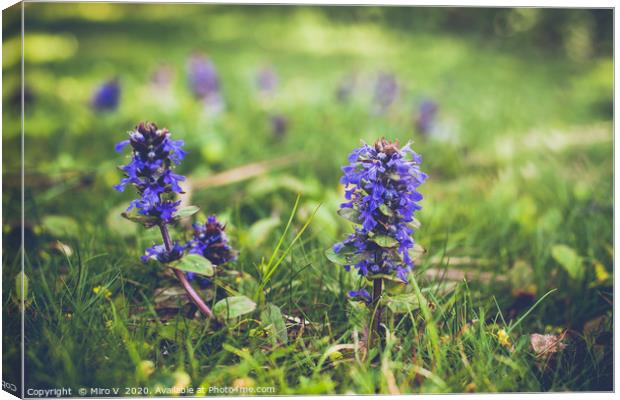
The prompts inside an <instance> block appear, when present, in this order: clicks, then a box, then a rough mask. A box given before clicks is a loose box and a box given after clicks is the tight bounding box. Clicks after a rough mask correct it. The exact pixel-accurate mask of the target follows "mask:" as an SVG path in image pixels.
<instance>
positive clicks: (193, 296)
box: [159, 224, 213, 318]
mask: <svg viewBox="0 0 620 400" xmlns="http://www.w3.org/2000/svg"><path fill="white" fill-rule="evenodd" d="M159 230H160V231H161V236H162V238H163V239H164V247H165V248H166V251H171V250H172V240H171V239H170V233H169V232H168V228H167V227H166V224H161V225H159ZM171 269H172V270H173V271H174V274H175V275H176V277H177V279H178V280H179V281H180V282H181V285H183V288H184V289H185V291H186V292H187V295H188V296H189V298H190V300H192V301H193V302H194V304H196V306H197V307H198V309H199V310H200V311H201V312H202V313H203V314H204V315H205V316H206V317H208V318H213V313H212V312H211V309H210V308H209V306H208V305H207V304H206V303H205V302H204V301H203V300H202V298H201V297H200V295H199V294H198V293H196V291H195V290H194V288H193V287H192V285H191V284H190V283H189V281H188V280H187V277H186V276H185V273H184V272H183V271H180V270H178V269H175V268H171Z"/></svg>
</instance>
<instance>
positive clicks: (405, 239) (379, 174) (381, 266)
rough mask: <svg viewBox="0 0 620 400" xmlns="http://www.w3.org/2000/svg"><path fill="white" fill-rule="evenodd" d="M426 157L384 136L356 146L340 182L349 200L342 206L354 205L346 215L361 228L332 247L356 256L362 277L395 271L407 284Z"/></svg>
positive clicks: (392, 274) (353, 257)
mask: <svg viewBox="0 0 620 400" xmlns="http://www.w3.org/2000/svg"><path fill="white" fill-rule="evenodd" d="M421 161H422V160H421V157H420V156H419V155H418V154H416V153H415V152H414V151H413V150H411V148H410V147H409V144H407V145H406V146H404V147H402V148H399V147H398V142H397V141H396V142H393V143H392V142H388V141H387V140H385V139H380V140H378V141H377V142H376V143H375V144H374V146H369V145H367V144H364V145H363V146H362V147H360V148H357V149H355V150H353V152H352V153H351V155H350V156H349V162H350V164H349V165H347V166H345V167H343V168H342V170H343V172H344V175H343V176H342V178H341V180H340V182H342V184H344V185H345V198H346V199H347V200H348V201H347V202H345V203H342V204H341V205H340V208H341V209H351V211H347V213H346V214H347V215H348V218H349V219H351V220H352V221H353V222H355V223H357V224H358V227H357V228H356V229H355V232H353V233H352V234H350V235H349V236H347V237H346V238H345V240H344V241H342V242H340V243H336V244H335V245H334V246H333V251H334V252H336V253H338V254H342V255H345V256H348V257H351V258H350V259H351V260H353V261H355V262H352V263H351V264H352V265H353V266H354V267H355V268H356V269H357V271H358V273H359V274H360V275H363V276H372V275H391V276H394V277H396V278H398V279H400V280H401V281H403V282H407V273H408V272H409V271H410V270H411V269H412V268H413V266H414V265H413V261H412V257H411V255H410V253H409V252H410V251H411V250H412V249H413V245H414V242H413V239H412V237H411V235H412V234H413V232H414V228H413V227H414V226H415V223H414V218H413V214H414V212H415V211H417V210H419V209H421V208H422V207H421V206H420V205H419V204H418V202H419V201H420V200H422V195H421V194H420V193H419V192H418V187H419V186H420V185H421V184H422V183H423V182H424V181H425V180H426V177H427V176H426V174H425V173H423V172H422V171H420V167H419V164H420V163H421ZM345 268H347V269H348V268H349V266H348V265H346V266H345Z"/></svg>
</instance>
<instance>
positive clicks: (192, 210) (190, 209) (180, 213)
mask: <svg viewBox="0 0 620 400" xmlns="http://www.w3.org/2000/svg"><path fill="white" fill-rule="evenodd" d="M198 211H200V207H197V206H187V207H183V208H180V209H179V210H177V212H175V213H174V218H175V219H181V218H187V217H191V216H192V215H194V214H196V213H197V212H198Z"/></svg>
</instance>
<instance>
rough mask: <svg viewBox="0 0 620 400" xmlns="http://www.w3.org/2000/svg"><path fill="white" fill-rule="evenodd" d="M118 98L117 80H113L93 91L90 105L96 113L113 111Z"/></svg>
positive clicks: (119, 90) (118, 86)
mask: <svg viewBox="0 0 620 400" xmlns="http://www.w3.org/2000/svg"><path fill="white" fill-rule="evenodd" d="M120 96H121V87H120V85H119V83H118V79H116V78H114V79H111V80H109V81H107V82H105V83H103V84H102V85H101V86H99V87H98V88H97V90H95V93H94V94H93V97H92V100H91V105H92V107H93V108H94V109H95V110H98V111H114V110H116V108H117V107H118V102H119V100H120Z"/></svg>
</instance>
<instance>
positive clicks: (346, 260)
mask: <svg viewBox="0 0 620 400" xmlns="http://www.w3.org/2000/svg"><path fill="white" fill-rule="evenodd" d="M325 257H327V259H328V260H329V261H331V262H333V263H334V264H338V265H354V264H357V263H358V262H360V261H362V260H363V259H364V258H366V257H367V256H366V254H364V253H362V254H355V248H354V247H353V246H345V247H343V248H342V249H341V250H340V251H339V252H338V253H336V252H335V251H334V249H333V248H332V247H330V248H329V249H327V250H325Z"/></svg>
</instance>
